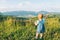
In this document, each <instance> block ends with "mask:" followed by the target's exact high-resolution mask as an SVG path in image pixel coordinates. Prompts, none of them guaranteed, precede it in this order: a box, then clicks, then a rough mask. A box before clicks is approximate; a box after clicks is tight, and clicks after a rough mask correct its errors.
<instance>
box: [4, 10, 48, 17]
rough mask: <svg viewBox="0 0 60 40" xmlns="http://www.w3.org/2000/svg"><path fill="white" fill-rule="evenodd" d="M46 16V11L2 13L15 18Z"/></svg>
mask: <svg viewBox="0 0 60 40" xmlns="http://www.w3.org/2000/svg"><path fill="white" fill-rule="evenodd" d="M40 13H42V14H47V13H48V12H47V11H39V12H35V11H10V12H3V14H4V15H10V16H17V17H34V16H37V15H38V14H40Z"/></svg>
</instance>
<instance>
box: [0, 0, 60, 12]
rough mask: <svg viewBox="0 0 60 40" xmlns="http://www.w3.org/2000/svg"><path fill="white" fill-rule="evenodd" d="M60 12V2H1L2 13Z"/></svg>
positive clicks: (55, 0) (39, 0)
mask: <svg viewBox="0 0 60 40" xmlns="http://www.w3.org/2000/svg"><path fill="white" fill-rule="evenodd" d="M19 10H25V11H49V12H60V0H0V11H3V12H4V11H19Z"/></svg>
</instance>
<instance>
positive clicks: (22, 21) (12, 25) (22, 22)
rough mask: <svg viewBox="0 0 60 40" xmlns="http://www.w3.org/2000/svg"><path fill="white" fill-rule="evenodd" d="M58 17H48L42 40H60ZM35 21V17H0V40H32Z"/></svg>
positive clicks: (59, 21)
mask: <svg viewBox="0 0 60 40" xmlns="http://www.w3.org/2000/svg"><path fill="white" fill-rule="evenodd" d="M59 15H60V14H59ZM59 15H58V16H57V15H50V16H48V18H47V19H46V21H45V33H44V38H43V40H60V16H59ZM36 20H37V17H34V18H24V17H23V18H17V17H12V16H1V15H0V40H34V37H35V34H36V26H35V25H34V22H35V21H36Z"/></svg>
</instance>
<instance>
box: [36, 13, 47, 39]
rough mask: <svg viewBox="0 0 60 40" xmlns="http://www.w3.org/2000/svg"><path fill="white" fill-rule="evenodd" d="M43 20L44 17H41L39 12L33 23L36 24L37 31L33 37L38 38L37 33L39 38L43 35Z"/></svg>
mask: <svg viewBox="0 0 60 40" xmlns="http://www.w3.org/2000/svg"><path fill="white" fill-rule="evenodd" d="M46 17H47V16H46ZM44 21H45V19H44V18H43V14H39V15H38V20H37V21H36V22H35V25H37V31H36V37H35V38H36V39H38V35H40V38H42V37H43V34H44V32H45V26H44Z"/></svg>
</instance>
